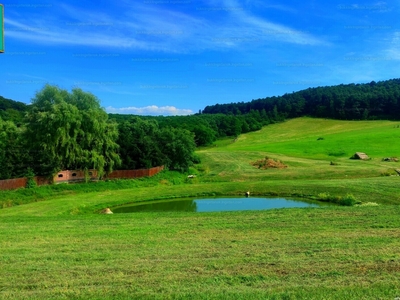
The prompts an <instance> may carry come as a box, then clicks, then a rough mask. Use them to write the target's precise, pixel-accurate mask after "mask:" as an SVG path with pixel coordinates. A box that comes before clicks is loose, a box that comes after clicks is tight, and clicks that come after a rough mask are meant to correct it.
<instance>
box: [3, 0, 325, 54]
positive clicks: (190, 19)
mask: <svg viewBox="0 0 400 300" xmlns="http://www.w3.org/2000/svg"><path fill="white" fill-rule="evenodd" d="M218 3H219V4H218ZM191 5H192V6H191V7H190V8H191V9H194V10H195V13H194V14H193V13H191V14H189V13H184V12H179V11H176V10H172V9H171V8H168V9H167V8H165V7H164V6H158V5H144V4H138V3H134V4H130V5H129V6H128V5H127V6H125V7H122V8H121V7H118V6H113V7H111V8H110V10H109V11H108V12H104V11H96V10H95V9H92V10H87V9H81V8H77V7H71V6H69V5H66V4H60V7H61V9H58V10H57V9H55V10H54V11H49V12H48V15H44V14H40V15H34V14H31V15H25V16H21V15H20V14H12V13H10V14H9V15H8V16H7V18H6V24H7V27H6V34H7V36H8V37H10V38H17V39H21V40H29V41H32V42H36V43H47V44H52V45H58V44H70V45H81V46H93V47H107V48H110V47H116V48H128V49H137V50H149V51H164V52H172V53H174V52H175V53H176V52H178V53H185V52H188V51H201V50H210V49H211V50H218V49H223V48H231V47H239V46H244V47H246V46H251V47H254V46H255V44H267V43H269V42H270V41H271V40H272V41H279V42H283V43H293V44H309V45H318V44H324V42H323V41H321V40H319V39H318V38H317V37H314V36H312V35H311V34H309V33H306V32H301V31H299V30H296V29H294V28H290V27H287V26H284V25H282V24H276V23H273V22H270V21H268V20H264V19H262V18H260V17H256V16H254V15H252V14H251V12H249V11H245V10H241V9H232V10H226V11H221V12H217V14H218V15H216V13H215V12H201V11H197V10H196V9H197V8H198V5H197V4H194V3H193V4H191ZM213 5H217V6H218V5H219V6H220V7H236V8H238V7H240V5H239V4H238V3H237V2H236V1H233V0H221V1H214V2H213ZM172 7H173V6H172ZM120 9H122V10H121V11H119V10H120Z"/></svg>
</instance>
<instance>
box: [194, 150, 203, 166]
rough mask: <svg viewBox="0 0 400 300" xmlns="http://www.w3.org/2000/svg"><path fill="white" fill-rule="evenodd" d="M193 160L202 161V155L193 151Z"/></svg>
mask: <svg viewBox="0 0 400 300" xmlns="http://www.w3.org/2000/svg"><path fill="white" fill-rule="evenodd" d="M192 162H193V163H194V164H196V165H197V164H200V163H201V157H200V155H198V154H197V153H193V155H192Z"/></svg>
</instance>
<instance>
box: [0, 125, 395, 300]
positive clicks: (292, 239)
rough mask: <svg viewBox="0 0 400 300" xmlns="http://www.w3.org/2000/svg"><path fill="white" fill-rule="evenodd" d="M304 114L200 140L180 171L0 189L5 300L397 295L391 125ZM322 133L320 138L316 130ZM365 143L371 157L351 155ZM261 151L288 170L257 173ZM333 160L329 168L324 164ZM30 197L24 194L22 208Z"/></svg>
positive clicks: (0, 281) (0, 295)
mask: <svg viewBox="0 0 400 300" xmlns="http://www.w3.org/2000/svg"><path fill="white" fill-rule="evenodd" d="M398 125H399V124H398V123H396V122H389V121H373V122H372V121H370V122H350V121H332V120H322V119H309V118H300V119H295V120H291V121H288V122H285V123H280V124H275V125H271V126H268V127H265V128H263V129H262V130H260V131H258V132H254V133H250V134H246V135H242V136H240V137H239V138H238V139H237V140H236V141H234V140H233V139H225V140H221V141H218V143H217V144H216V146H213V147H209V148H203V149H199V150H198V151H197V152H198V154H199V156H200V157H201V158H202V163H201V164H200V165H197V166H195V168H192V169H191V173H193V174H196V175H197V176H196V178H194V179H188V178H187V175H188V174H178V173H174V172H164V173H161V174H159V175H157V176H155V177H153V178H148V179H140V180H134V181H125V180H120V181H116V182H104V183H91V184H83V185H64V186H61V185H60V186H48V187H41V188H36V189H32V190H19V191H12V192H0V199H1V200H0V201H1V203H3V206H8V205H12V204H14V203H18V202H19V203H21V204H22V203H27V204H23V205H17V206H13V207H7V208H4V209H0V219H1V222H0V230H1V232H2V233H3V235H2V240H1V242H0V263H1V266H2V268H0V286H1V289H0V299H132V298H139V299H188V298H191V299H394V298H395V297H398V296H400V288H399V285H398V278H399V277H400V254H399V253H400V251H399V249H400V242H399V239H398V236H399V232H400V219H399V218H398V216H399V213H400V206H399V205H398V204H399V203H400V194H399V192H398V186H399V180H400V179H399V177H398V176H387V175H390V174H394V173H395V172H394V169H395V168H400V163H396V162H382V158H383V157H388V156H399V157H400V154H399V152H400V128H398V127H397V126H398ZM319 138H323V139H319ZM356 151H361V152H366V153H367V154H368V155H370V157H371V160H368V161H356V160H350V159H349V157H350V156H351V155H352V154H353V153H354V152H356ZM265 156H268V157H270V158H273V159H275V160H280V161H281V162H282V163H283V164H285V165H286V166H287V168H283V169H266V170H262V169H258V168H257V167H255V166H252V165H251V163H252V162H254V161H257V160H260V159H263V158H265ZM331 162H334V163H335V165H331V164H330V163H331ZM247 190H250V191H251V193H252V194H253V195H257V194H258V195H285V196H287V195H293V196H297V197H306V198H318V197H319V196H320V195H321V194H330V195H336V196H344V195H346V194H352V195H354V197H356V198H357V199H358V200H359V201H362V202H364V203H367V202H376V203H378V204H379V205H378V206H373V207H370V206H354V207H339V206H328V207H324V208H317V209H312V208H307V209H280V210H270V211H256V212H254V211H248V212H227V213H137V214H125V215H124V214H120V215H117V214H115V215H99V214H98V213H97V212H98V211H99V210H100V209H102V208H104V207H112V206H114V205H118V204H122V203H128V202H138V201H149V200H154V199H168V198H176V197H186V196H199V195H223V194H225V195H229V194H231V195H239V194H243V193H244V192H245V191H247ZM29 202H30V203H29Z"/></svg>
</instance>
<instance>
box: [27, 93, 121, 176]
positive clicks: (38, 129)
mask: <svg viewBox="0 0 400 300" xmlns="http://www.w3.org/2000/svg"><path fill="white" fill-rule="evenodd" d="M26 121H27V128H26V132H25V140H26V141H27V142H28V145H29V149H30V156H31V164H32V168H33V169H34V170H35V173H37V174H38V175H53V174H55V173H57V172H58V171H60V170H63V169H64V170H65V169H81V170H83V169H85V168H87V169H97V170H98V172H99V175H100V176H102V175H103V174H105V173H106V174H107V173H110V172H111V171H112V170H113V169H114V168H115V167H116V166H117V165H119V164H120V158H119V156H118V154H117V150H118V145H117V144H116V142H115V141H116V139H117V136H118V130H117V124H116V123H114V122H110V121H109V120H108V117H107V114H106V112H105V111H104V110H103V109H102V108H101V106H100V103H99V100H98V99H97V98H96V97H95V96H94V95H92V94H90V93H86V92H83V91H82V90H80V89H73V90H72V93H68V92H67V91H66V90H62V89H60V88H58V87H56V86H51V85H46V86H45V87H44V88H43V89H42V90H41V91H39V92H38V93H37V94H36V96H35V97H34V98H33V100H32V108H31V109H30V111H29V112H28V113H27V119H26Z"/></svg>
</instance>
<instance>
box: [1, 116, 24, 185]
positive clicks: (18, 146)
mask: <svg viewBox="0 0 400 300" xmlns="http://www.w3.org/2000/svg"><path fill="white" fill-rule="evenodd" d="M23 131H24V130H23V128H18V127H17V126H16V125H15V124H14V123H13V122H12V121H3V120H2V119H1V118H0V180H1V179H9V178H15V177H22V176H23V174H24V173H25V170H26V165H25V163H24V162H25V161H26V153H25V151H26V150H25V149H26V147H25V146H26V144H25V143H24V140H23V138H22V134H23Z"/></svg>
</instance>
